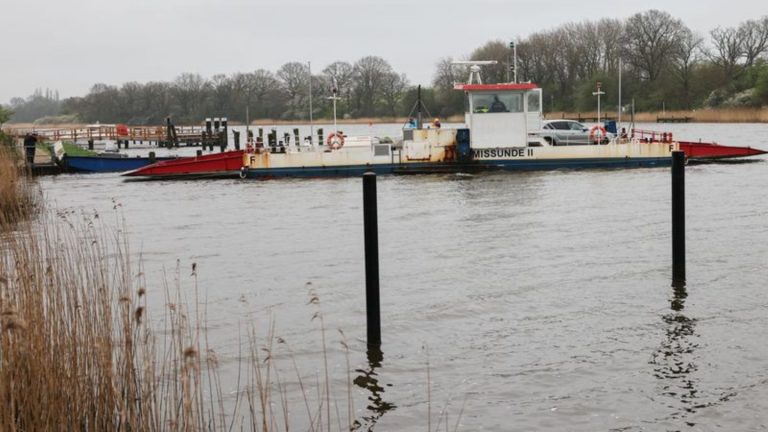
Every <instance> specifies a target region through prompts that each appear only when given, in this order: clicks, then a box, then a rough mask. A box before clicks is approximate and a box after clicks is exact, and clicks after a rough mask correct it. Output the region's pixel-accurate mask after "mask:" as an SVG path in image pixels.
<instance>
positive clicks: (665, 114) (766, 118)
mask: <svg viewBox="0 0 768 432" xmlns="http://www.w3.org/2000/svg"><path fill="white" fill-rule="evenodd" d="M606 117H607V118H609V119H611V120H615V119H616V117H617V115H616V111H603V112H602V113H601V118H606ZM544 118H545V119H547V120H553V119H560V118H565V119H579V118H581V119H591V120H585V121H594V119H596V118H597V111H592V112H567V111H566V112H563V111H556V112H551V113H546V114H544ZM621 120H622V121H623V122H629V121H631V120H632V114H631V113H622V115H621ZM634 120H635V121H636V122H640V123H656V122H659V123H667V122H675V123H677V122H680V123H688V122H690V123H768V108H728V109H698V110H690V111H655V112H638V113H635V115H634Z"/></svg>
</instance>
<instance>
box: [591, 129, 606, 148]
mask: <svg viewBox="0 0 768 432" xmlns="http://www.w3.org/2000/svg"><path fill="white" fill-rule="evenodd" d="M598 132H599V136H598ZM607 136H608V132H606V131H605V128H604V127H602V126H600V125H594V126H592V129H590V130H589V140H590V141H592V142H593V143H595V144H600V143H601V142H603V140H604V139H605V137H607Z"/></svg>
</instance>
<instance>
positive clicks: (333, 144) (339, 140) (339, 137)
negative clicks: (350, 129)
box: [325, 132, 344, 150]
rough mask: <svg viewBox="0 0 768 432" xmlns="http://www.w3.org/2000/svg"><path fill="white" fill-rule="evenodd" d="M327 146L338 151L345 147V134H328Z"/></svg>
mask: <svg viewBox="0 0 768 432" xmlns="http://www.w3.org/2000/svg"><path fill="white" fill-rule="evenodd" d="M325 144H326V145H328V147H330V148H331V150H338V149H340V148H342V147H343V146H344V134H342V133H341V132H331V133H330V134H328V139H326V140H325Z"/></svg>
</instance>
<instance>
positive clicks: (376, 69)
mask: <svg viewBox="0 0 768 432" xmlns="http://www.w3.org/2000/svg"><path fill="white" fill-rule="evenodd" d="M354 68H355V89H354V92H355V102H356V105H357V109H358V115H361V116H365V117H369V116H373V115H375V113H376V101H377V99H378V98H379V96H380V95H381V91H382V86H383V85H384V80H385V79H386V78H387V77H388V76H389V74H391V73H392V67H391V66H390V65H389V63H387V61H386V60H384V59H383V58H381V57H376V56H368V57H363V58H361V59H360V60H358V61H357V63H355V66H354Z"/></svg>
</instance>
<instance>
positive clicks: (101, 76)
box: [0, 0, 768, 103]
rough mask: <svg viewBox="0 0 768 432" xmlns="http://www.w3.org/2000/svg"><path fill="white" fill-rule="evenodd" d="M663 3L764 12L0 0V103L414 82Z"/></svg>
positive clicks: (693, 23) (728, 16) (435, 1)
mask: <svg viewBox="0 0 768 432" xmlns="http://www.w3.org/2000/svg"><path fill="white" fill-rule="evenodd" d="M647 9H660V10H663V11H666V12H669V13H670V14H672V15H673V16H674V17H676V18H679V19H681V20H683V22H684V23H686V24H687V25H688V26H689V27H690V28H691V29H692V30H694V31H698V32H700V33H702V34H706V33H707V32H708V31H709V30H711V29H713V28H714V27H716V26H718V25H720V26H735V25H738V24H739V23H740V22H741V21H744V20H746V19H751V18H757V17H760V16H762V15H765V14H768V6H766V3H764V1H762V0H761V1H757V0H751V1H747V0H730V1H723V0H718V1H713V0H675V1H670V0H666V1H662V0H645V1H635V0H632V1H621V2H620V1H616V0H584V1H579V2H572V1H565V0H538V1H529V0H468V1H445V0H443V1H441V0H378V1H376V0H322V1H320V0H318V1H312V0H281V1H277V0H219V1H214V0H120V1H117V0H0V10H2V17H3V19H2V20H0V44H2V45H0V46H2V49H1V50H0V59H2V60H0V61H1V62H2V68H1V70H0V102H2V103H7V102H8V101H9V100H10V98H11V97H14V96H20V97H27V96H28V95H30V94H31V93H32V92H33V91H34V89H35V88H38V87H40V88H46V87H47V88H51V89H57V90H59V92H60V94H61V97H62V98H64V97H69V96H80V95H85V94H86V93H87V92H88V89H89V88H90V86H91V85H93V84H95V83H98V82H102V83H106V84H114V85H120V84H122V83H124V82H127V81H139V82H147V81H153V80H154V81H158V80H161V81H170V80H172V79H174V78H175V77H176V76H178V75H179V74H181V73H182V72H196V73H200V74H201V75H203V76H206V77H210V76H211V75H214V74H217V73H224V74H228V75H229V74H232V73H234V72H247V71H253V70H256V69H259V68H265V69H269V70H272V71H275V70H277V68H279V67H280V66H281V65H282V64H283V63H286V62H289V61H311V62H312V69H313V72H319V71H320V70H321V69H322V68H324V67H325V66H326V65H328V64H330V63H331V62H333V61H335V60H344V61H348V62H354V61H356V60H357V59H359V58H361V57H363V56H366V55H378V56H381V57H383V58H384V59H386V60H387V61H389V63H390V64H391V65H392V67H393V68H394V69H395V70H396V71H398V72H402V73H405V74H406V75H407V76H408V78H409V79H410V81H411V82H412V83H414V84H429V83H430V82H431V79H432V74H433V72H434V69H435V63H436V62H437V60H438V59H439V58H441V57H445V56H454V57H460V56H463V55H466V54H468V53H469V52H471V51H472V50H473V49H474V48H476V47H478V46H480V45H482V44H483V43H485V42H487V41H488V40H492V39H504V40H508V39H510V38H512V37H525V36H527V35H529V34H531V33H533V32H536V31H540V30H549V29H553V28H555V27H557V26H558V25H560V24H564V23H567V22H573V21H583V20H587V19H593V20H596V19H599V18H602V17H608V16H614V17H618V18H626V17H628V16H630V15H632V14H634V13H636V12H640V11H644V10H647Z"/></svg>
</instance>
